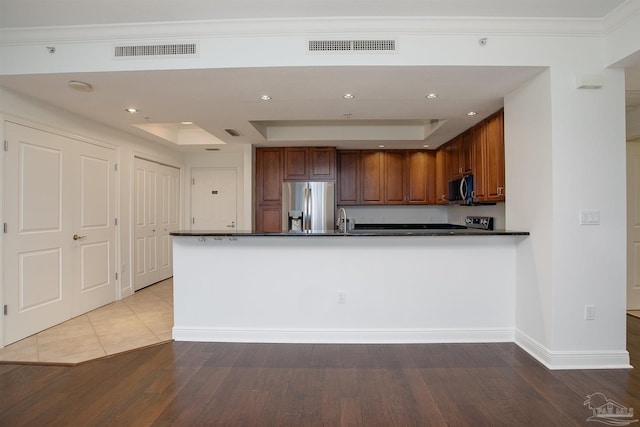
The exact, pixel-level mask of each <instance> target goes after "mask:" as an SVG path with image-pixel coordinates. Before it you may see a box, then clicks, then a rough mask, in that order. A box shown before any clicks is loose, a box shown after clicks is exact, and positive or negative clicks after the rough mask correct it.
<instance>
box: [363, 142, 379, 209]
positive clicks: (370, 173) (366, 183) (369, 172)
mask: <svg viewBox="0 0 640 427" xmlns="http://www.w3.org/2000/svg"><path fill="white" fill-rule="evenodd" d="M384 186H385V170H384V152H383V151H362V152H361V153H360V203H361V204H363V205H382V204H384Z"/></svg>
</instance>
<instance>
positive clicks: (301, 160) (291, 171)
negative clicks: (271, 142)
mask: <svg viewBox="0 0 640 427" xmlns="http://www.w3.org/2000/svg"><path fill="white" fill-rule="evenodd" d="M308 162H309V149H308V148H307V147H285V148H284V180H285V181H307V180H308V179H309V170H308V167H307V164H308Z"/></svg>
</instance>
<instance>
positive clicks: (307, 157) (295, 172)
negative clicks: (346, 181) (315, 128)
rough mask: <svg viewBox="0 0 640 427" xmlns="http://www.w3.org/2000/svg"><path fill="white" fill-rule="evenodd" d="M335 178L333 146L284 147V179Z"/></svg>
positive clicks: (323, 179) (321, 179)
mask: <svg viewBox="0 0 640 427" xmlns="http://www.w3.org/2000/svg"><path fill="white" fill-rule="evenodd" d="M335 178H336V149H335V147H285V148H284V180H285V181H333V180H334V179H335Z"/></svg>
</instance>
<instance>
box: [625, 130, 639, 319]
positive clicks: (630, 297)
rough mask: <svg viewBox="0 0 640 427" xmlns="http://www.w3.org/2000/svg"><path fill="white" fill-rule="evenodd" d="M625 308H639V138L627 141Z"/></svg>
mask: <svg viewBox="0 0 640 427" xmlns="http://www.w3.org/2000/svg"><path fill="white" fill-rule="evenodd" d="M627 310H640V140H634V141H628V142H627Z"/></svg>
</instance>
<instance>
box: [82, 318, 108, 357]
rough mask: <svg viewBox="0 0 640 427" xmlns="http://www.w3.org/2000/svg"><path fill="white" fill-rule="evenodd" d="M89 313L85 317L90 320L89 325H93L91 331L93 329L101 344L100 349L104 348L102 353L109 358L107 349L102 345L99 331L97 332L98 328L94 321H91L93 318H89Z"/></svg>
mask: <svg viewBox="0 0 640 427" xmlns="http://www.w3.org/2000/svg"><path fill="white" fill-rule="evenodd" d="M89 313H90V312H89ZM89 313H87V314H85V316H87V319H88V320H89V324H90V325H91V329H93V333H94V334H95V335H96V339H97V340H98V344H100V347H101V348H102V352H103V353H104V355H105V356H108V355H109V353H107V349H106V348H104V344H102V340H101V339H100V335H98V331H96V327H95V326H94V324H93V321H92V320H91V317H90V316H89Z"/></svg>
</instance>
